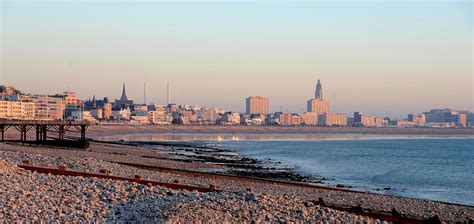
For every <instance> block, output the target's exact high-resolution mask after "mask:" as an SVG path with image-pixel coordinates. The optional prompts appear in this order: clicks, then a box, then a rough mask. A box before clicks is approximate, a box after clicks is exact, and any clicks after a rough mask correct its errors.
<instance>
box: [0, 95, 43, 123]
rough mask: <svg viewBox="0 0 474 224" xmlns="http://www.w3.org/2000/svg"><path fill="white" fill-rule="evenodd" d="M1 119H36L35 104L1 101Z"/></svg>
mask: <svg viewBox="0 0 474 224" xmlns="http://www.w3.org/2000/svg"><path fill="white" fill-rule="evenodd" d="M0 118H11V119H34V118H35V104H34V103H32V102H21V101H4V100H1V101H0Z"/></svg>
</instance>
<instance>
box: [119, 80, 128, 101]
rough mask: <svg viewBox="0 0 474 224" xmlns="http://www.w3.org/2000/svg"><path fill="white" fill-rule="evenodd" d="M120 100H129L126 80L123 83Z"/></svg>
mask: <svg viewBox="0 0 474 224" xmlns="http://www.w3.org/2000/svg"><path fill="white" fill-rule="evenodd" d="M120 100H128V98H127V93H125V82H124V83H123V89H122V96H121V97H120Z"/></svg>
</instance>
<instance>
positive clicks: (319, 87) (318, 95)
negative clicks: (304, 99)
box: [314, 78, 323, 100]
mask: <svg viewBox="0 0 474 224" xmlns="http://www.w3.org/2000/svg"><path fill="white" fill-rule="evenodd" d="M314 98H315V99H318V100H322V99H323V87H322V85H321V82H320V81H319V78H318V83H317V84H316V92H315V93H314Z"/></svg>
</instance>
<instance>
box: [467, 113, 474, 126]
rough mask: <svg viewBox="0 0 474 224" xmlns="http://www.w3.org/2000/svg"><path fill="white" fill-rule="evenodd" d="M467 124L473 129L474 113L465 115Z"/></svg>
mask: <svg viewBox="0 0 474 224" xmlns="http://www.w3.org/2000/svg"><path fill="white" fill-rule="evenodd" d="M467 124H468V126H469V127H474V113H468V114H467Z"/></svg>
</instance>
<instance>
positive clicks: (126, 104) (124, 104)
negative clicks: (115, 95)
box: [115, 83, 133, 108]
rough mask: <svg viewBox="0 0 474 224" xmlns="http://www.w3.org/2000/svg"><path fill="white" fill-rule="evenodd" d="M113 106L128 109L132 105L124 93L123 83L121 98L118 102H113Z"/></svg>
mask: <svg viewBox="0 0 474 224" xmlns="http://www.w3.org/2000/svg"><path fill="white" fill-rule="evenodd" d="M115 105H117V106H121V107H122V108H125V107H129V106H131V105H133V100H129V99H128V97H127V93H126V91H125V83H124V84H123V88H122V96H121V97H120V99H119V100H117V99H116V100H115Z"/></svg>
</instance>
